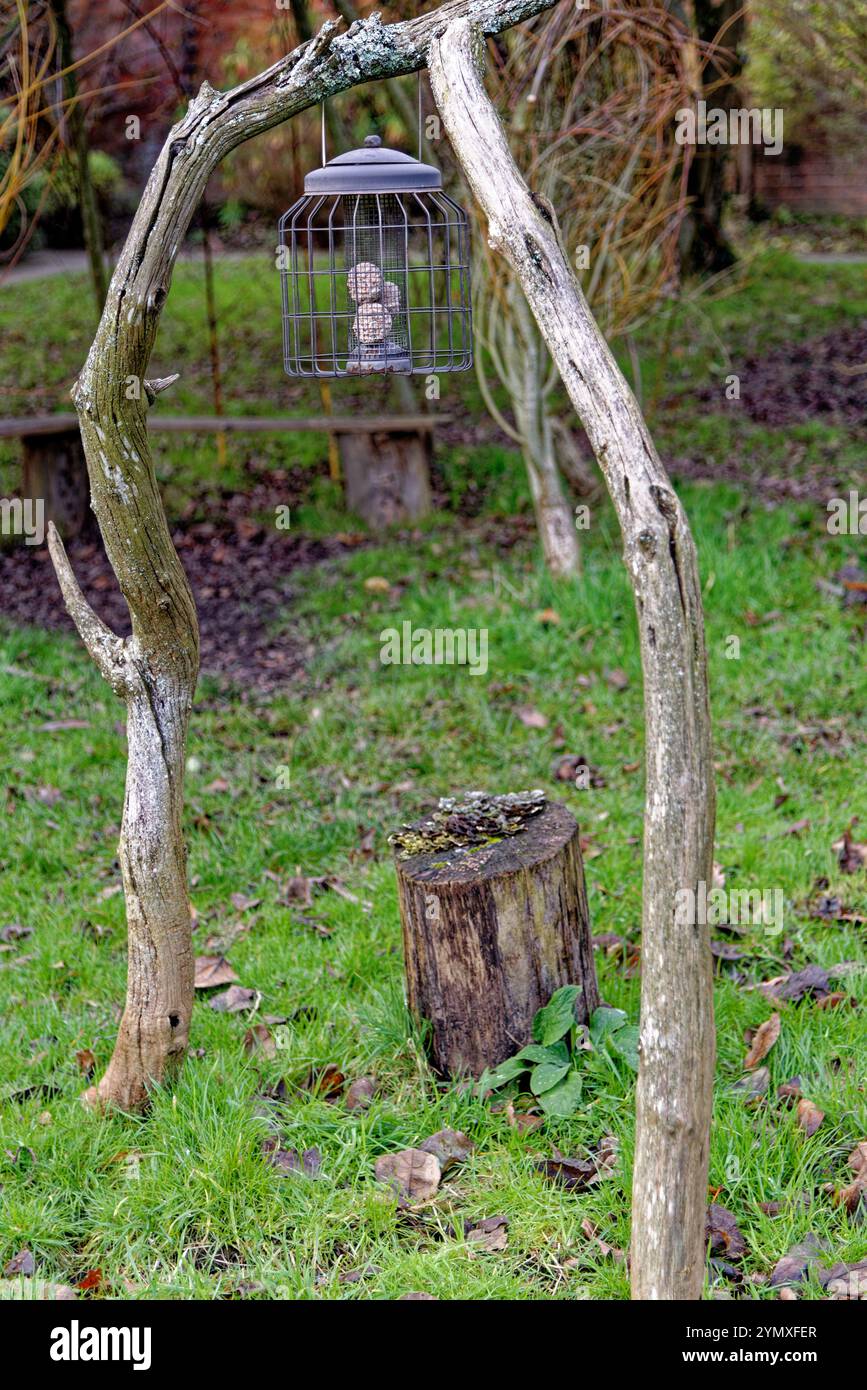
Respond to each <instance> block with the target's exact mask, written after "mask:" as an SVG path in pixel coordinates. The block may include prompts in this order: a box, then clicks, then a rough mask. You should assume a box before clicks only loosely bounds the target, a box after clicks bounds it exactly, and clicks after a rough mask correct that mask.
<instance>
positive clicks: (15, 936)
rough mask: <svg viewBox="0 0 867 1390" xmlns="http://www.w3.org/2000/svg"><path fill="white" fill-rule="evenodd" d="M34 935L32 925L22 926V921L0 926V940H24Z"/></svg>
mask: <svg viewBox="0 0 867 1390" xmlns="http://www.w3.org/2000/svg"><path fill="white" fill-rule="evenodd" d="M32 935H33V928H32V927H22V926H21V923H20V922H9V923H7V925H6V926H5V927H0V941H23V940H24V939H25V937H28V936H32Z"/></svg>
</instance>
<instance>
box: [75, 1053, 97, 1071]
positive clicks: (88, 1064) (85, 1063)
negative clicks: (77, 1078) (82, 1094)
mask: <svg viewBox="0 0 867 1390" xmlns="http://www.w3.org/2000/svg"><path fill="white" fill-rule="evenodd" d="M75 1060H76V1062H77V1063H78V1070H79V1071H80V1072H81V1074H82V1076H86V1077H91V1076H93V1073H94V1072H95V1071H96V1058H95V1057H94V1055H93V1053H92V1052H91V1050H90V1048H89V1047H83V1048H82V1049H81V1051H80V1052H76V1054H75Z"/></svg>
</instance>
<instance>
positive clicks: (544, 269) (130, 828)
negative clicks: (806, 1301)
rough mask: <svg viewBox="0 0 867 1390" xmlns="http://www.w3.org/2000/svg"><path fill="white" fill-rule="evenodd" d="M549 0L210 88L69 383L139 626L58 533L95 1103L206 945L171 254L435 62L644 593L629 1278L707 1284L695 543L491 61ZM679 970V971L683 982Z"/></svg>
mask: <svg viewBox="0 0 867 1390" xmlns="http://www.w3.org/2000/svg"><path fill="white" fill-rule="evenodd" d="M549 3H550V0H449V3H447V4H445V5H443V6H441V7H440V8H439V9H438V10H435V11H433V12H432V13H430V14H427V15H424V16H422V17H419V18H416V19H413V20H410V21H407V22H405V23H401V24H394V25H390V26H388V27H386V26H383V25H382V23H381V22H380V20H379V17H378V16H377V15H373V16H371V18H370V19H368V20H365V21H361V22H359V23H357V24H353V25H352V26H351V27H350V28H349V30H348V31H347V32H346V33H345V34H338V33H337V32H336V29H337V26H336V25H334V24H326V25H325V26H324V27H323V29H322V30H321V31H320V32H319V33H318V34H317V35H316V36H315V38H313V39H312V40H311V41H310V42H309V43H307V44H305V45H303V46H302V47H301V48H299V49H297V50H296V51H295V52H293V53H291V54H289V55H288V56H287V57H286V58H284V59H282V60H281V61H280V62H278V63H276V64H275V65H274V66H273V67H271V68H269V69H268V70H267V71H266V72H264V73H262V74H260V75H258V76H256V77H254V78H252V79H250V80H249V81H247V82H244V83H242V84H241V85H240V86H238V87H236V88H234V89H233V90H231V91H228V92H222V93H220V92H215V91H214V90H213V89H212V88H211V87H210V86H209V85H208V84H207V83H205V84H204V85H203V87H202V88H201V90H200V92H199V93H198V95H197V97H196V98H195V99H194V100H193V101H192V102H191V104H190V107H189V110H188V111H187V113H186V115H185V116H184V117H183V119H182V120H181V121H180V122H179V123H178V124H177V125H176V126H175V127H174V128H173V129H172V131H171V132H170V134H169V136H168V139H167V140H166V143H165V145H164V147H163V150H162V152H161V154H160V156H159V158H158V160H157V163H156V166H155V168H154V171H153V173H152V175H151V177H150V180H149V182H148V185H147V188H146V189H145V192H144V195H143V197H142V201H141V204H140V206H139V209H138V211H137V213H136V216H135V219H134V222H133V225H132V228H131V230H130V233H129V236H128V239H127V242H126V245H125V247H124V250H123V252H122V254H121V257H120V260H119V262H118V264H117V267H116V269H115V272H114V275H113V277H112V281H111V284H110V286H109V291H108V297H107V300H106V304H105V309H104V311H103V316H102V319H101V321H100V325H99V328H98V330H97V334H96V337H95V339H94V342H93V344H92V346H91V349H90V352H89V354H88V358H87V362H86V363H85V366H84V368H83V370H82V372H81V375H80V377H79V379H78V382H77V383H76V386H75V388H74V399H75V402H76V406H77V409H78V413H79V419H80V422H81V432H82V438H83V441H84V446H85V450H86V454H87V461H88V471H89V474H90V481H91V489H92V496H93V505H94V509H95V511H96V514H97V518H98V520H99V524H100V528H101V531H102V535H103V539H104V542H105V546H106V550H107V553H108V556H109V559H110V561H111V564H112V567H113V569H114V572H115V574H116V576H117V578H118V582H119V584H120V587H121V591H122V593H123V595H124V597H125V599H126V602H127V604H128V606H129V610H130V614H131V618H132V635H131V636H130V637H129V638H127V639H125V640H122V639H121V638H119V637H117V636H116V635H115V634H114V633H113V632H112V631H110V629H109V628H107V627H106V626H105V624H104V623H103V622H101V620H100V619H99V618H98V617H97V615H96V614H95V613H94V611H93V610H92V608H91V607H90V605H89V604H88V602H87V600H86V598H85V597H84V595H83V594H82V592H81V589H80V588H79V586H78V583H77V581H76V579H75V576H74V574H73V572H72V569H71V566H70V564H69V561H68V558H67V556H66V553H65V551H64V548H63V544H62V542H61V540H60V537H59V536H58V534H57V532H56V531H54V530H52V531H51V532H50V536H49V545H50V549H51V554H52V558H53V561H54V565H55V569H56V571H57V574H58V578H59V581H60V584H61V588H62V590H63V594H64V598H65V601H66V604H67V607H68V609H69V611H70V613H71V615H72V617H73V620H74V621H75V623H76V626H77V628H78V631H79V634H80V636H81V638H82V640H83V642H84V644H85V646H86V647H87V649H88V651H89V652H90V654H91V656H92V658H93V660H94V661H95V662H96V664H97V666H98V667H99V669H100V671H101V672H102V674H103V676H104V677H105V679H106V680H107V681H108V683H109V684H110V685H111V686H112V688H113V689H114V690H115V691H116V693H117V694H118V695H119V696H120V697H121V698H122V699H124V700H125V702H126V707H127V731H128V741H129V752H128V764H127V785H126V797H125V802H124V813H123V822H122V827H121V840H120V860H121V867H122V873H123V881H124V891H125V894H126V904H127V920H128V928H129V977H128V987H127V1001H126V1008H125V1011H124V1015H123V1018H122V1020H121V1024H120V1029H119V1033H118V1039H117V1043H116V1046H115V1051H114V1055H113V1057H112V1060H111V1062H110V1064H109V1067H108V1070H107V1072H106V1073H105V1075H104V1076H103V1077H102V1079H101V1080H100V1082H99V1084H98V1086H97V1087H96V1088H95V1091H94V1093H93V1095H92V1098H93V1099H94V1100H95V1101H97V1102H99V1103H101V1104H114V1105H118V1106H120V1107H122V1108H126V1109H132V1108H136V1107H141V1106H143V1105H144V1104H145V1103H146V1100H147V1094H148V1090H149V1087H150V1086H151V1085H152V1084H153V1083H154V1082H160V1081H163V1080H164V1079H166V1077H167V1076H168V1075H169V1074H170V1072H171V1069H172V1068H173V1067H174V1066H175V1065H176V1064H177V1063H178V1062H179V1061H180V1060H181V1058H182V1057H183V1054H184V1051H185V1049H186V1044H187V1037H188V1032H189V1026H190V1015H191V1012H192V1002H193V959H192V943H191V931H190V905H189V898H188V893H187V876H186V856H185V847H184V840H183V831H182V823H181V822H182V809H183V774H184V763H185V750H186V736H187V729H188V724H189V718H190V710H191V706H192V699H193V693H194V690H195V684H196V678H197V672H198V660H199V640H198V624H197V618H196V611H195V604H194V602H193V597H192V594H191V592H190V588H189V585H188V583H187V580H186V576H185V574H184V570H183V568H182V566H181V563H180V560H179V557H178V555H177V552H176V551H175V549H174V546H173V544H172V541H171V537H170V535H169V530H168V525H167V522H166V517H165V513H164V511H163V507H162V502H161V499H160V496H159V492H158V489H157V484H156V478H155V475H154V468H153V462H152V459H151V454H150V449H149V445H148V437H147V408H148V405H149V404H152V403H153V400H154V398H155V395H156V393H157V391H159V390H161V389H162V388H163V387H164V386H166V385H167V384H169V381H170V379H167V380H164V381H159V382H147V381H145V380H144V377H145V373H146V371H147V364H148V360H149V357H150V354H151V350H152V348H153V344H154V339H155V337H156V332H157V327H158V324H159V319H160V314H161V311H162V308H163V305H164V303H165V300H166V297H167V295H168V292H169V286H170V283H171V274H172V268H173V265H174V261H175V257H176V255H177V251H178V248H179V246H180V245H181V244H182V242H183V237H184V234H185V233H186V231H187V228H188V227H189V224H190V220H191V218H192V216H193V214H194V212H195V209H196V207H197V205H198V202H199V200H200V198H201V196H202V193H203V191H204V188H205V185H206V182H207V179H208V177H209V175H210V174H211V173H212V171H213V170H214V168H215V167H216V165H217V164H218V163H219V161H220V160H221V159H222V158H223V157H224V156H225V155H226V154H228V153H229V152H230V151H231V150H232V149H234V148H235V147H236V146H237V145H239V144H241V143H242V142H243V141H244V140H247V139H250V138H252V137H253V136H255V135H258V134H260V133H261V132H262V131H264V130H267V129H269V128H271V127H272V126H274V125H276V124H278V123H279V122H281V121H284V120H286V119H288V118H289V117H291V116H292V115H294V114H295V113H296V112H298V111H300V110H303V109H304V108H305V107H307V106H309V105H311V104H313V103H315V102H318V101H320V100H322V99H323V98H324V97H325V96H327V95H332V94H334V93H336V92H340V91H344V90H346V89H347V88H349V87H351V86H353V85H355V84H356V83H359V82H366V81H370V80H373V79H376V78H383V77H390V76H396V75H399V74H400V73H404V72H411V71H415V70H416V69H418V68H419V67H422V66H424V65H425V64H426V63H428V62H429V63H430V67H431V78H432V81H433V84H434V90H435V94H436V97H437V101H438V104H439V106H440V109H441V112H442V114H443V118H444V121H445V124H446V127H447V129H448V131H449V132H450V134H451V136H452V141H453V144H454V147H455V151H456V153H457V155H458V157H459V159H460V161H461V163H462V164H463V166H464V168H465V170H466V173H467V176H468V178H469V181H470V183H471V185H472V187H473V189H474V191H475V193H476V196H477V197H478V198H479V201H480V202H481V204H482V206H483V208H484V210H485V212H486V215H487V218H488V224H489V229H490V238H491V241H492V243H493V244H494V245H495V246H499V247H500V248H501V249H502V251H503V253H504V254H505V255H506V256H507V257H508V258H509V260H510V261H511V263H512V265H513V267H514V269H515V272H516V274H517V275H518V276H519V278H520V280H521V284H522V286H523V288H524V291H525V294H526V296H527V301H528V303H529V305H530V308H531V309H532V311H533V314H534V317H535V319H536V321H537V323H538V325H539V328H540V331H541V333H542V335H543V337H544V338H545V341H546V343H547V346H548V349H549V351H550V352H551V354H552V357H553V359H554V361H555V362H556V364H557V367H558V369H559V371H560V374H561V376H562V378H563V381H564V384H565V385H566V388H567V390H568V392H569V394H570V397H571V399H572V401H573V403H574V405H575V408H576V410H577V411H578V414H579V416H580V418H581V419H582V421H583V423H584V426H585V429H586V430H587V434H588V436H589V438H590V442H591V444H592V446H593V448H594V451H595V452H596V455H597V458H598V460H599V463H600V466H601V468H602V471H603V474H604V476H605V478H606V481H607V483H608V486H609V488H610V490H611V494H612V497H613V499H614V503H615V506H616V508H617V513H618V516H619V518H620V522H621V526H622V528H623V533H624V543H625V556H626V562H627V566H628V569H629V574H630V578H631V581H632V583H633V586H634V588H635V593H636V603H637V608H638V615H639V625H640V631H641V645H642V659H643V663H644V670H645V706H646V713H647V725H648V754H647V767H648V799H647V812H646V836H645V856H646V857H645V901H644V928H645V947H644V950H645V954H644V982H643V999H642V1005H643V1018H642V1037H643V1043H642V1046H643V1056H642V1067H641V1074H640V1077H639V1113H638V1122H639V1135H638V1165H637V1170H636V1182H635V1208H634V1210H635V1230H634V1256H633V1258H634V1262H635V1271H636V1272H635V1290H636V1293H637V1294H638V1296H642V1297H656V1298H664V1297H665V1298H667V1297H681V1296H690V1297H694V1296H696V1294H697V1293H698V1290H699V1287H700V1281H701V1254H702V1229H701V1226H700V1220H699V1217H700V1214H703V1209H704V1183H705V1174H706V1165H707V1129H708V1116H709V1106H710V1069H711V1066H712V1060H713V1040H712V1032H711V1027H712V1011H711V1000H710V992H711V991H710V984H711V980H710V955H709V949H708V943H707V939H706V933H703V932H702V931H700V930H699V931H694V930H693V929H691V928H690V929H689V931H688V932H686V933H684V932H682V931H680V930H679V929H678V927H677V924H676V922H675V920H674V896H675V892H676V890H677V889H679V888H682V887H690V886H694V885H695V884H696V883H697V881H698V880H700V879H701V878H708V877H709V874H710V858H711V841H712V836H713V783H712V770H711V762H710V730H709V715H708V701H707V672H706V663H705V649H704V636H703V628H702V613H701V598H700V590H699V584H698V575H697V568H696V561H695V552H694V547H693V544H692V539H691V536H690V533H689V528H688V525H687V521H686V518H685V515H684V513H683V510H682V508H681V507H680V504H679V502H678V499H677V497H676V495H675V494H674V492H673V491H672V489H671V486H670V484H669V482H668V478H667V476H666V474H665V471H664V469H663V468H662V465H661V464H660V462H659V459H658V457H657V455H656V453H655V451H654V449H653V445H652V443H651V441H650V439H649V436H648V434H647V430H646V428H645V426H644V422H643V420H642V418H641V414H640V411H639V410H638V407H637V405H636V403H635V401H634V399H633V397H632V395H631V393H630V391H629V388H628V387H627V385H626V383H625V381H624V380H623V377H622V376H621V374H620V372H619V370H618V369H617V367H616V364H615V363H614V360H613V358H612V356H611V353H610V351H609V349H608V348H607V346H606V344H605V341H604V338H603V337H602V335H601V333H600V331H599V329H598V328H597V326H596V324H595V322H594V320H593V318H592V316H591V315H590V313H589V311H588V309H587V306H586V304H585V302H584V299H583V297H582V295H581V292H580V290H579V288H578V286H577V284H576V282H575V279H574V276H573V274H572V272H571V270H570V268H569V265H568V262H567V260H566V257H565V254H564V252H563V247H562V243H561V241H560V239H559V236H558V233H557V229H556V223H555V219H554V215H553V212H552V210H551V208H550V206H549V205H547V204H546V203H545V202H543V201H541V200H538V199H534V198H533V197H532V195H531V194H530V193H529V192H528V190H527V188H526V185H525V184H524V182H523V180H522V179H521V176H520V174H519V173H518V170H517V167H516V165H515V163H514V160H513V159H512V156H511V154H510V152H509V149H508V146H507V143H506V140H505V137H504V135H503V131H502V127H501V126H500V123H499V121H498V119H497V117H496V114H495V112H494V109H493V107H492V105H491V103H490V101H489V100H488V98H487V95H486V93H485V90H484V87H483V85H482V82H481V78H480V76H479V71H478V67H477V59H478V55H479V51H480V50H481V48H482V46H483V35H485V34H493V33H498V32H500V31H501V30H503V29H505V28H507V27H508V26H510V25H512V24H515V23H518V22H520V21H522V20H524V19H527V18H529V17H530V16H532V15H533V14H536V13H538V12H539V11H541V10H543V9H545V8H547V7H548V4H549ZM675 982H676V983H675Z"/></svg>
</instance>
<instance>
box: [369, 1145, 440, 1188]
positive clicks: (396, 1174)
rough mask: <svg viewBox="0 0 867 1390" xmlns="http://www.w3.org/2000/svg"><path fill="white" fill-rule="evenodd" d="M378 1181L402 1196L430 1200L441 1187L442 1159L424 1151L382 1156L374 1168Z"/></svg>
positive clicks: (407, 1151)
mask: <svg viewBox="0 0 867 1390" xmlns="http://www.w3.org/2000/svg"><path fill="white" fill-rule="evenodd" d="M374 1172H375V1173H376V1180H377V1182H383V1183H388V1185H389V1186H390V1187H391V1188H392V1189H393V1190H394V1191H395V1192H397V1193H398V1194H399V1196H401V1197H409V1198H412V1199H413V1200H415V1201H426V1200H427V1199H428V1198H429V1197H432V1196H433V1195H434V1193H435V1192H436V1190H437V1188H438V1187H439V1185H440V1176H441V1169H440V1163H439V1159H438V1158H437V1157H436V1156H435V1155H434V1154H430V1153H425V1151H424V1150H423V1149H401V1151H400V1153H394V1154H381V1155H380V1157H379V1158H378V1159H377V1160H376V1165H375V1168H374Z"/></svg>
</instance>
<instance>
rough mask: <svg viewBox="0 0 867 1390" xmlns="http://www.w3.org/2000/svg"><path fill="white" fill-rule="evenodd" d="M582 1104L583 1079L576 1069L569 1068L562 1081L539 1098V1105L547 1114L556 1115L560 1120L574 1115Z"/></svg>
mask: <svg viewBox="0 0 867 1390" xmlns="http://www.w3.org/2000/svg"><path fill="white" fill-rule="evenodd" d="M580 1103H581V1077H580V1075H579V1073H578V1072H577V1071H576V1070H575V1068H574V1067H569V1068H568V1070H567V1072H566V1075H565V1076H564V1077H563V1080H562V1081H559V1082H558V1083H557V1085H556V1086H552V1088H551V1090H550V1091H544V1092H543V1093H542V1095H540V1096H539V1104H540V1105H541V1107H542V1109H543V1110H544V1111H545V1114H546V1115H556V1116H557V1117H558V1118H560V1119H568V1117H569V1116H570V1115H574V1113H575V1111H576V1110H577V1109H578V1106H579V1105H580Z"/></svg>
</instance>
